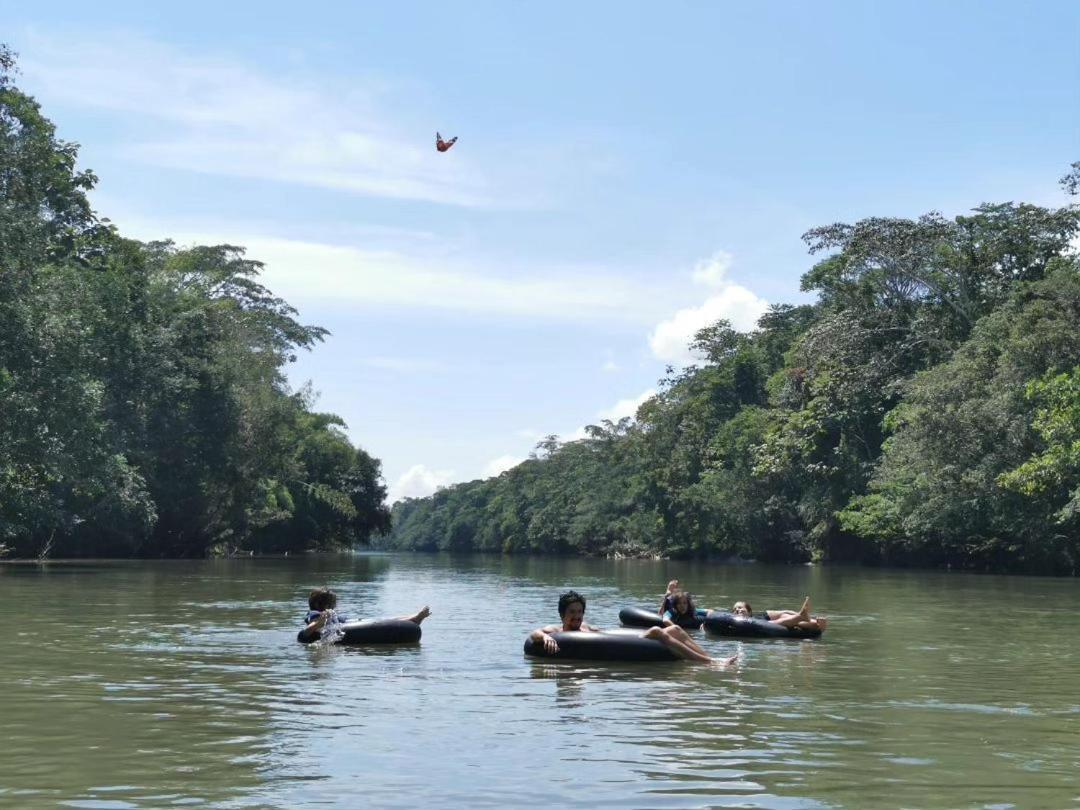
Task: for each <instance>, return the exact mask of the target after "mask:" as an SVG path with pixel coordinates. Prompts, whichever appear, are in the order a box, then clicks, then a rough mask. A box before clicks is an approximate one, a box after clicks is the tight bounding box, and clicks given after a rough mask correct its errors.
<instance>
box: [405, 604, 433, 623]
mask: <svg viewBox="0 0 1080 810" xmlns="http://www.w3.org/2000/svg"><path fill="white" fill-rule="evenodd" d="M430 615H431V608H429V607H428V606H427V605H424V606H423V607H422V608H420V609H419V610H418V611H416V613H414V614H412V615H411V616H398V618H399V619H402V620H403V621H406V622H412V623H413V624H420V622H422V621H424V619H426V618H427V617H428V616H430Z"/></svg>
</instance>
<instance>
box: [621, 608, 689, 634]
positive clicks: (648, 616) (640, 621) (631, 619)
mask: <svg viewBox="0 0 1080 810" xmlns="http://www.w3.org/2000/svg"><path fill="white" fill-rule="evenodd" d="M619 621H620V622H622V624H623V625H624V626H625V627H663V626H664V620H663V619H661V618H660V616H659V615H658V614H657V613H656V612H655V611H652V610H644V609H642V608H633V607H627V608H623V609H622V610H620V611H619ZM703 621H705V620H704V619H702V618H698V617H696V616H687V617H684V618H682V619H680V620H678V621H676V622H675V624H677V625H679V627H682V628H685V629H687V630H697V629H698V628H699V627H701V623H702V622H703Z"/></svg>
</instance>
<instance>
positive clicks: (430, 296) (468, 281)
mask: <svg viewBox="0 0 1080 810" xmlns="http://www.w3.org/2000/svg"><path fill="white" fill-rule="evenodd" d="M113 221H114V222H115V223H116V225H117V226H118V227H119V229H120V231H121V232H122V233H123V234H124V235H125V236H130V237H133V238H136V239H143V240H150V239H159V238H161V236H162V234H163V233H170V234H171V237H172V238H173V239H174V240H175V241H176V242H177V243H178V244H180V245H193V244H203V245H213V244H233V245H242V246H244V247H245V248H246V249H247V256H248V258H251V259H257V260H259V261H261V262H263V263H265V265H266V267H265V269H264V271H263V274H262V278H261V281H262V283H263V284H264V285H266V286H267V287H269V288H270V289H271V290H273V292H274V294H275V295H278V296H281V297H282V298H284V299H285V300H287V301H289V302H290V303H292V304H293V305H299V306H305V305H309V304H312V303H319V304H331V305H342V306H350V307H355V306H365V305H366V306H374V307H388V306H402V307H422V308H430V309H441V310H457V311H465V312H480V313H491V314H500V315H515V316H533V317H540V318H552V319H556V320H568V319H571V320H575V321H577V322H579V323H582V322H591V321H603V320H622V321H632V322H641V323H648V322H649V321H650V320H653V319H655V318H656V317H657V315H658V314H659V312H662V311H663V309H662V307H664V301H665V299H666V298H667V295H666V294H665V293H664V291H663V289H662V288H659V287H658V286H654V285H651V284H645V283H641V282H636V281H634V280H631V279H625V278H621V277H619V276H618V274H616V273H614V272H612V271H610V270H608V269H607V268H604V267H592V268H588V267H572V268H561V267H531V266H527V267H520V268H511V270H512V271H513V272H509V273H507V268H506V267H505V266H500V267H499V268H497V269H492V270H485V269H477V265H478V262H465V261H464V260H458V259H455V258H440V257H437V256H434V257H429V256H421V255H415V254H412V253H405V252H402V251H396V250H363V249H360V248H354V247H347V246H341V245H329V244H323V243H319V242H307V241H299V240H291V239H279V238H275V237H267V236H260V235H244V234H239V233H177V232H176V231H175V230H173V231H171V232H170V231H169V229H167V228H166V227H165V226H164V225H159V224H157V223H154V222H149V221H144V220H138V219H135V218H128V217H125V216H123V215H120V216H114V217H113ZM496 272H501V273H505V274H506V275H504V276H501V277H500V276H497V275H496Z"/></svg>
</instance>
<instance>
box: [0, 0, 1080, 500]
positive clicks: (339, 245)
mask: <svg viewBox="0 0 1080 810" xmlns="http://www.w3.org/2000/svg"><path fill="white" fill-rule="evenodd" d="M155 5H156V4H147V3H138V4H136V3H110V4H105V5H100V4H98V5H88V4H85V3H80V4H75V3H64V2H55V3H50V4H47V5H42V6H40V7H38V8H31V7H30V4H25V3H10V2H5V1H4V0H0V20H3V23H4V24H3V27H2V33H0V41H5V42H7V43H9V44H10V45H11V46H13V47H14V48H15V50H16V51H18V52H19V54H20V64H21V67H22V71H23V75H22V77H21V79H20V83H21V85H22V86H23V87H24V88H25V89H27V90H28V91H29V92H31V93H33V94H34V95H35V96H36V97H37V98H38V99H39V101H41V103H42V104H43V106H44V108H45V111H46V113H47V114H48V115H49V116H50V117H51V118H52V119H53V120H54V121H55V122H56V123H57V125H58V127H59V130H60V134H61V136H62V137H65V138H67V139H70V140H75V141H78V142H79V143H80V144H81V145H82V151H81V156H82V164H83V165H84V166H87V167H90V168H92V169H94V171H95V172H97V174H98V175H99V176H100V178H101V182H100V185H99V187H98V190H97V191H96V192H95V193H94V197H93V199H94V204H95V206H96V208H97V209H98V211H99V212H100V213H101V214H102V215H103V216H107V217H109V218H110V219H112V220H113V221H114V222H115V223H117V225H118V226H119V227H120V229H121V230H122V231H123V232H124V233H125V234H127V235H130V236H134V237H137V238H144V239H150V238H163V237H171V238H174V239H176V240H177V241H178V242H180V243H192V242H207V241H210V242H215V243H217V242H229V243H233V244H240V245H244V246H247V247H248V248H249V255H251V256H252V257H253V258H257V259H261V260H263V261H265V262H267V270H266V274H265V282H266V283H267V284H268V285H269V286H270V287H271V288H272V289H274V290H275V292H278V293H279V294H281V295H283V296H284V297H286V298H287V299H288V300H289V301H290V302H292V303H293V304H294V305H296V306H297V307H298V308H299V309H300V311H301V316H302V319H303V320H305V321H306V322H309V323H317V324H320V325H322V326H326V327H328V328H329V329H330V330H331V331H332V333H333V335H332V336H331V337H330V338H329V339H328V340H327V342H326V343H325V344H323V345H321V346H319V347H318V348H317V349H316V350H315V351H314V352H313V353H311V354H307V355H304V356H302V357H301V359H300V360H299V362H298V363H297V364H295V366H294V367H293V368H292V369H291V371H290V377H291V379H292V380H293V381H294V383H295V384H297V385H299V384H302V383H303V382H305V381H306V380H311V381H312V383H313V385H314V388H315V389H316V390H317V391H318V392H320V400H319V404H318V407H319V408H320V409H324V410H329V411H333V412H336V413H338V414H340V415H342V416H343V417H344V418H345V419H346V421H347V422H348V424H349V433H350V436H351V437H352V438H353V440H354V441H355V442H357V443H358V444H360V445H362V446H364V447H365V448H366V449H368V450H369V451H370V452H372V453H374V454H375V455H376V456H378V457H379V458H381V459H382V461H383V465H384V472H385V476H386V479H387V482H388V484H389V485H390V487H391V492H392V495H393V496H395V497H396V496H399V495H406V494H408V495H422V494H427V493H429V492H431V491H432V490H433V489H434V487H435V486H437V485H440V484H446V483H450V482H453V481H460V480H469V479H472V478H476V477H481V476H484V475H487V474H492V473H495V472H497V471H499V470H500V469H503V468H505V467H507V466H508V465H510V464H512V463H514V462H515V461H517V460H520V459H522V458H524V457H525V456H526V455H527V454H528V453H529V451H530V450H531V449H532V447H533V445H534V444H535V442H536V441H537V439H538V438H539V437H541V436H542V435H544V434H547V433H557V434H559V435H561V436H563V437H564V438H570V437H572V436H574V435H576V434H577V432H578V431H580V429H581V427H582V426H583V425H585V424H589V423H592V422H596V421H597V420H599V419H601V418H604V417H618V416H620V415H625V414H629V413H632V411H633V408H634V404H635V403H636V402H639V401H640V400H641V399H642V398H643V397H644V396H646V395H648V393H649V392H650V391H651V390H652V389H653V387H654V386H655V384H656V380H657V379H658V378H659V377H661V376H663V374H664V368H665V366H666V365H667V364H668V363H675V364H679V363H682V362H686V361H687V360H688V359H689V358H688V357H687V356H686V354H685V343H686V340H687V339H688V338H689V336H690V335H691V334H692V332H693V331H694V329H695V328H697V327H699V326H701V325H704V324H705V323H707V322H709V321H711V320H712V319H715V318H717V317H728V318H730V319H731V320H732V321H733V322H734V323H735V324H736V325H738V326H742V327H744V328H748V327H749V326H750V325H751V324H752V323H753V322H754V320H755V318H756V316H757V315H758V314H759V313H760V311H761V310H762V309H763V307H765V306H766V305H767V303H781V302H796V301H799V300H803V299H804V297H803V296H802V294H800V292H799V276H800V275H801V274H802V273H803V272H804V271H805V270H806V269H808V268H809V266H810V264H811V259H810V257H808V256H807V255H806V253H805V250H804V247H803V244H802V242H801V241H800V239H799V237H800V235H801V234H802V233H803V232H804V231H806V230H807V229H808V228H811V227H814V226H816V225H822V224H827V223H830V222H834V221H838V220H847V221H851V220H854V219H857V218H861V217H865V216H871V215H899V216H915V215H918V214H920V213H923V212H925V211H928V210H931V209H938V210H941V211H943V212H944V213H946V214H949V215H953V214H957V213H962V212H963V211H965V210H967V209H969V208H970V207H972V206H974V205H977V204H978V203H979V202H982V201H1005V200H1026V201H1031V202H1038V203H1042V204H1047V205H1060V204H1063V203H1064V202H1065V199H1064V197H1063V195H1062V194H1061V192H1060V190H1059V189H1058V187H1057V185H1056V181H1057V178H1058V177H1060V176H1061V175H1062V174H1064V172H1065V171H1066V169H1067V167H1068V164H1069V163H1070V162H1072V161H1074V160H1080V4H1076V3H1072V2H1060V3H1054V2H1036V3H1031V4H1024V5H1020V4H1016V3H995V2H947V3H942V2H932V3H931V2H904V3H890V4H885V3H870V2H850V3H840V2H831V3H830V2H822V3H796V2H785V3H780V2H761V3H740V4H735V3H719V2H696V3H686V2H671V3H665V4H645V3H638V4H634V3H618V4H617V3H588V4H586V3H548V4H542V5H537V4H532V5H526V4H524V3H515V2H501V3H481V2H469V3H461V4H450V3H440V4H437V5H436V4H430V3H414V4H389V3H386V4H378V5H376V4H362V5H361V4H354V5H351V6H345V4H341V7H336V8H330V7H327V8H312V7H310V6H301V5H299V4H295V3H293V4H288V5H285V4H275V3H265V2H263V3H258V4H255V3H250V4H246V3H228V4H226V3H220V2H219V3H212V4H211V3H200V2H189V3H186V4H184V5H183V6H182V7H181V6H180V5H179V4H170V6H171V7H170V8H155V7H154V6H155ZM435 130H440V131H441V132H442V133H443V134H444V135H458V136H459V137H460V141H459V142H458V144H457V145H456V146H455V147H454V148H453V149H452V150H451V151H450V152H447V153H445V154H439V153H437V152H436V151H435V149H434V148H433V143H432V141H433V136H434V132H435Z"/></svg>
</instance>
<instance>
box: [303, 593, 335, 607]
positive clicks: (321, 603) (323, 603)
mask: <svg viewBox="0 0 1080 810" xmlns="http://www.w3.org/2000/svg"><path fill="white" fill-rule="evenodd" d="M307 604H308V607H309V608H310V609H311V610H328V609H330V608H332V607H336V606H337V594H336V593H334V592H333V591H332V590H330V589H329V588H316V589H315V590H313V591H312V592H311V593H310V594H309V595H308V598H307Z"/></svg>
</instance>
